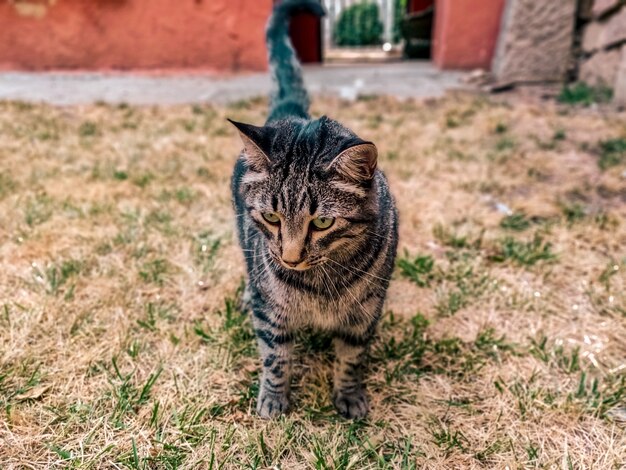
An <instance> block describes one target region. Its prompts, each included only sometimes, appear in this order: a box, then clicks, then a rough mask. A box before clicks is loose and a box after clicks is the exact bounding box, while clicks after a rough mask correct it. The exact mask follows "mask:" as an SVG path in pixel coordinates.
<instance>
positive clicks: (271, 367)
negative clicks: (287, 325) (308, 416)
mask: <svg viewBox="0 0 626 470" xmlns="http://www.w3.org/2000/svg"><path fill="white" fill-rule="evenodd" d="M259 313H261V315H264V314H263V313H262V312H255V317H256V318H257V320H258V316H259ZM255 323H256V325H255V330H256V335H257V339H258V344H259V351H260V353H261V360H262V363H263V364H262V367H263V371H262V373H261V381H260V384H259V385H260V386H259V398H258V401H257V406H256V411H257V413H258V414H259V416H260V417H261V418H265V419H269V418H273V417H275V416H278V415H281V414H283V413H285V412H286V411H287V410H288V408H289V391H290V378H291V350H292V336H291V334H290V333H289V332H287V331H286V330H284V329H282V328H279V327H276V325H272V324H271V323H272V322H259V321H256V322H255Z"/></svg>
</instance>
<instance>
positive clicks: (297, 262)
mask: <svg viewBox="0 0 626 470" xmlns="http://www.w3.org/2000/svg"><path fill="white" fill-rule="evenodd" d="M282 260H283V263H285V264H286V265H287V266H290V267H292V268H295V267H296V266H298V265H299V264H300V263H302V260H298V261H287V260H286V259H285V258H283V259H282Z"/></svg>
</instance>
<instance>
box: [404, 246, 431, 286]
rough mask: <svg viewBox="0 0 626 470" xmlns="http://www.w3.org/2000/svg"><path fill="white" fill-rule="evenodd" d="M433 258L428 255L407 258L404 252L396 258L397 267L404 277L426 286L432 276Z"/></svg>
mask: <svg viewBox="0 0 626 470" xmlns="http://www.w3.org/2000/svg"><path fill="white" fill-rule="evenodd" d="M434 266H435V260H434V259H433V258H432V256H429V255H417V256H416V257H415V258H414V259H410V258H409V254H408V253H406V252H405V254H404V256H403V257H402V258H400V259H399V260H398V268H400V272H401V273H402V275H403V276H404V277H408V278H409V279H410V280H411V281H413V282H414V283H415V284H417V285H418V286H420V287H427V286H428V285H430V281H431V280H432V279H433V277H434V273H433V267H434Z"/></svg>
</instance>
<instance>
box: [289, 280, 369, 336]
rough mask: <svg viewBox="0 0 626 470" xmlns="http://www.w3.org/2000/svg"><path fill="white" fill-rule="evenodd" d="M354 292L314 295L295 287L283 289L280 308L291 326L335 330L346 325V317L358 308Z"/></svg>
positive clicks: (294, 327)
mask: <svg viewBox="0 0 626 470" xmlns="http://www.w3.org/2000/svg"><path fill="white" fill-rule="evenodd" d="M358 308H360V307H359V304H358V302H357V301H356V297H355V296H354V294H352V293H349V292H345V291H344V292H343V295H338V294H334V295H332V294H329V295H327V296H326V295H315V294H310V293H305V292H302V291H299V290H297V289H285V290H284V291H283V297H282V302H280V309H281V310H282V314H283V315H284V318H287V319H288V323H289V325H290V327H291V328H293V329H298V328H304V327H312V328H315V329H320V330H336V329H338V328H340V327H342V326H345V325H346V317H347V316H349V315H350V313H351V312H354V310H355V309H358Z"/></svg>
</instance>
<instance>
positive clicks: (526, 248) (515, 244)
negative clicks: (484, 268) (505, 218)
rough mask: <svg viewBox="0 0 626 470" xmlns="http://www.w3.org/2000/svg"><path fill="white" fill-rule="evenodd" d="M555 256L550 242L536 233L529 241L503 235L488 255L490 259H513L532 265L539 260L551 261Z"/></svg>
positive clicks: (522, 263) (519, 262)
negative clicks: (492, 251) (493, 250)
mask: <svg viewBox="0 0 626 470" xmlns="http://www.w3.org/2000/svg"><path fill="white" fill-rule="evenodd" d="M556 258H557V256H556V254H555V253H554V252H553V251H552V244H551V243H550V242H548V241H546V240H544V239H543V237H541V236H540V235H538V234H535V236H534V237H533V238H532V240H530V241H521V240H517V239H515V238H513V237H509V236H507V237H504V238H502V239H501V240H500V241H499V243H498V245H497V247H496V250H495V253H493V254H492V255H491V257H490V259H491V260H492V261H497V262H503V261H513V262H515V263H517V264H519V265H521V266H533V265H535V264H537V263H539V262H541V261H544V262H551V261H555V260H556Z"/></svg>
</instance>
